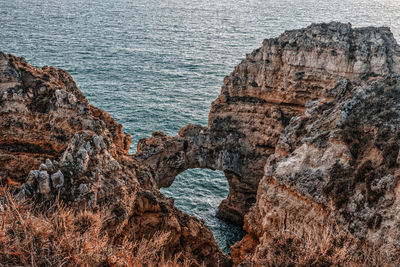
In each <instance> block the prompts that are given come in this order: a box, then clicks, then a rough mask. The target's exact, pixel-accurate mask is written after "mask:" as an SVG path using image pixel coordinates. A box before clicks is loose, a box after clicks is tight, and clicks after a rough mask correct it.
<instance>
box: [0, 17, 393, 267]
mask: <svg viewBox="0 0 400 267" xmlns="http://www.w3.org/2000/svg"><path fill="white" fill-rule="evenodd" d="M399 74H400V47H399V46H398V45H397V43H396V41H395V39H394V38H393V35H392V33H391V32H390V30H389V29H388V28H374V27H367V28H352V27H351V25H350V24H342V23H336V22H332V23H329V24H313V25H311V26H309V27H307V28H304V29H300V30H293V31H287V32H285V33H283V34H282V35H281V36H279V37H278V38H272V39H267V40H265V41H264V42H263V44H262V47H261V48H259V49H256V50H254V51H253V52H252V53H251V54H249V55H247V56H246V59H245V60H243V61H242V62H241V63H240V64H239V65H238V66H237V67H235V69H234V71H233V72H232V73H231V74H230V75H229V76H227V77H226V78H225V79H224V84H223V86H222V90H221V94H220V95H219V97H218V98H217V99H216V100H215V101H214V102H213V103H212V106H211V111H210V114H209V121H208V126H207V127H202V126H199V125H188V126H185V127H183V128H182V129H181V130H180V132H179V134H178V135H177V136H174V137H169V136H167V135H166V134H164V133H163V132H154V133H153V135H152V137H150V138H144V139H141V140H139V142H138V149H137V151H138V152H137V153H136V154H135V155H129V154H128V148H129V145H130V136H129V135H125V134H124V133H123V131H122V128H121V125H119V124H118V123H116V122H115V121H114V120H113V119H112V118H111V117H110V116H109V115H108V114H107V113H106V112H104V111H101V110H99V109H97V108H95V107H92V106H90V105H89V104H88V102H87V101H86V99H85V98H84V96H83V95H82V93H81V92H80V91H79V90H78V89H77V88H76V85H75V84H74V82H73V81H72V79H71V77H70V76H69V75H68V74H67V73H66V72H65V71H63V70H59V69H55V68H52V67H43V68H41V69H39V68H36V67H32V66H30V65H29V64H27V63H26V62H25V61H24V60H23V59H22V58H16V57H13V56H11V55H4V54H0V92H1V94H0V113H1V115H2V116H1V121H0V123H1V132H0V158H1V161H0V176H1V177H2V178H3V183H5V182H6V181H7V178H12V180H15V181H17V182H21V183H23V185H22V186H21V188H19V189H18V190H17V191H16V192H17V193H16V194H17V198H18V199H22V200H23V199H32V200H34V201H36V203H45V204H48V205H51V203H53V202H54V201H56V200H62V201H63V202H64V203H67V204H68V205H69V206H70V207H74V208H75V209H77V210H80V209H90V210H93V211H97V210H102V212H105V213H106V215H107V220H105V221H104V222H103V228H104V231H106V232H107V233H108V235H109V236H110V240H111V241H110V242H111V243H118V241H119V240H125V239H126V238H128V239H130V240H139V239H141V238H148V237H149V236H151V235H152V234H154V233H155V232H156V231H157V230H164V231H168V232H170V233H171V238H170V239H169V240H168V242H167V243H166V245H165V253H166V255H167V256H169V257H173V256H174V255H175V256H176V255H179V254H180V253H183V254H184V256H185V257H188V258H191V259H193V260H194V261H195V263H200V264H202V263H204V264H205V265H207V266H214V265H215V264H216V263H217V262H219V263H220V264H221V265H229V264H230V258H229V256H227V255H225V254H223V253H222V252H221V250H220V249H219V248H218V247H217V245H216V243H215V241H214V239H213V236H212V233H211V232H210V230H209V229H207V228H206V227H205V225H204V223H203V222H202V221H200V220H198V219H196V218H194V217H192V216H188V215H185V214H182V213H181V212H180V211H179V210H177V209H176V208H175V207H174V206H173V200H172V199H167V198H165V197H164V196H163V195H162V194H161V193H160V192H159V191H158V188H159V187H168V186H170V185H171V184H172V183H173V181H174V178H175V177H176V176H177V175H178V174H179V173H181V172H183V171H185V170H187V169H189V168H210V169H215V170H223V171H224V172H225V176H226V178H227V180H228V183H229V196H228V198H227V199H226V200H224V201H223V202H222V203H221V205H220V207H219V211H218V216H220V217H221V218H223V219H225V220H228V221H231V222H234V223H236V224H244V229H245V230H246V231H247V235H246V236H245V237H244V238H243V240H241V241H240V242H238V243H236V244H235V245H234V246H233V247H232V259H233V262H234V264H235V265H242V266H253V265H257V264H259V265H260V264H261V265H266V266H271V265H285V264H288V265H290V264H292V265H324V264H325V265H329V264H333V265H343V264H370V263H371V262H373V263H374V264H377V263H379V262H382V261H380V260H381V259H384V260H386V263H389V264H393V263H395V262H398V261H399V260H400V259H399V258H398V255H400V254H399V252H400V251H399V249H400V248H399V245H398V243H399V240H400V239H399V236H400V227H399V221H400V220H399V207H400V205H399V186H398V184H399V177H400V168H399V167H400V156H399V150H400V144H399V138H400V126H399V122H400V121H399V115H400V114H399V113H400V93H399V92H400V76H398V75H399ZM22 162H23V164H21V163H22ZM0 204H1V203H0ZM44 206H46V205H44ZM246 214H247V215H246ZM374 249H375V250H374ZM371 255H373V256H374V257H372V258H373V259H371ZM382 255H383V256H382Z"/></svg>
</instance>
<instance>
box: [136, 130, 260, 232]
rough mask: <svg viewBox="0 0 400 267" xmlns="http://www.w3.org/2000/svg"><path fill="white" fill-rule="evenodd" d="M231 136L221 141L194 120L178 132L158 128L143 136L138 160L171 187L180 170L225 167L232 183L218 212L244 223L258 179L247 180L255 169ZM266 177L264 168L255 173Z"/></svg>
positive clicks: (158, 179)
mask: <svg viewBox="0 0 400 267" xmlns="http://www.w3.org/2000/svg"><path fill="white" fill-rule="evenodd" d="M236 138H237V136H234V134H233V133H231V135H230V136H228V138H227V139H226V140H225V142H221V140H220V139H218V138H216V136H215V134H213V133H212V132H211V131H209V129H208V128H206V127H202V126H200V125H193V124H190V125H188V126H185V127H183V128H182V129H181V130H180V131H179V134H178V135H177V136H174V137H169V136H167V135H166V134H165V133H163V132H154V133H153V135H152V137H151V138H148V139H146V138H144V139H141V140H139V142H138V149H137V151H138V152H137V153H136V154H135V155H134V156H133V157H134V158H135V159H136V160H139V161H141V162H143V163H144V164H145V165H147V166H149V167H150V169H151V172H152V174H153V178H154V180H155V181H156V183H157V185H158V187H160V188H161V187H169V186H170V185H171V184H172V183H173V181H174V179H175V177H176V176H177V175H179V174H180V173H182V172H184V171H186V170H188V169H193V168H206V169H211V170H220V171H224V173H225V177H226V178H227V180H228V184H229V195H228V197H227V199H226V200H223V201H222V202H221V204H220V206H219V209H218V213H217V216H218V217H220V218H222V219H224V220H226V221H230V222H232V223H235V224H238V225H241V224H242V223H243V216H244V214H245V213H246V212H247V211H248V210H249V208H250V207H251V205H252V204H253V203H254V202H255V196H256V189H257V183H258V182H259V181H258V180H257V179H255V180H250V179H247V180H243V178H242V177H243V176H249V173H250V172H251V173H253V171H254V170H250V169H245V168H243V166H246V162H245V161H247V160H248V159H247V158H246V157H244V155H243V151H241V149H242V147H240V146H238V145H228V143H229V140H232V141H233V140H234V139H236ZM254 177H262V172H261V173H259V174H254Z"/></svg>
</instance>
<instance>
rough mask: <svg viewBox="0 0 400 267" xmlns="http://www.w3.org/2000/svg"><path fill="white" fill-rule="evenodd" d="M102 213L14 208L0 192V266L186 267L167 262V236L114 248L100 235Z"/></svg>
mask: <svg viewBox="0 0 400 267" xmlns="http://www.w3.org/2000/svg"><path fill="white" fill-rule="evenodd" d="M104 214H105V213H103V212H101V211H99V212H92V211H80V212H74V211H73V210H71V209H69V208H67V207H65V206H64V205H62V204H60V203H58V204H54V205H53V206H52V207H50V209H46V210H45V211H43V209H40V207H35V206H34V205H33V204H32V203H22V204H21V203H18V202H17V201H15V199H14V197H13V196H12V195H11V194H10V193H9V191H7V190H6V189H4V188H1V189H0V250H1V252H0V265H1V266H16V265H17V266H99V265H100V266H190V265H191V264H192V262H191V261H189V260H187V259H185V258H184V257H182V256H180V255H179V254H178V255H175V257H174V258H172V259H167V258H166V257H165V255H164V244H166V242H167V241H168V239H169V235H170V234H169V233H166V232H158V233H156V234H155V235H153V236H152V237H151V238H150V239H143V240H134V241H129V240H122V241H121V242H118V244H113V243H114V242H112V240H111V238H109V237H108V235H107V233H106V231H104V230H102V225H103V222H104V221H105V215H104Z"/></svg>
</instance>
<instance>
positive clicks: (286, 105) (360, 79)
mask: <svg viewBox="0 0 400 267" xmlns="http://www.w3.org/2000/svg"><path fill="white" fill-rule="evenodd" d="M399 62H400V53H399V48H398V46H397V44H396V41H395V40H394V38H393V35H392V33H391V32H390V30H389V29H388V28H372V27H370V28H359V29H358V28H356V29H353V28H352V27H351V25H350V24H342V23H335V22H333V23H329V24H317V25H312V26H310V27H307V28H305V29H300V30H293V31H287V32H285V33H283V34H282V35H281V36H280V37H278V38H272V39H267V40H265V41H264V42H263V45H262V47H261V48H259V49H256V50H254V51H253V52H252V53H251V54H249V55H247V56H246V59H245V60H243V61H242V62H241V63H240V64H239V65H238V66H237V67H235V70H234V71H233V72H232V73H231V74H230V75H229V76H228V77H226V78H225V79H224V85H223V86H222V90H221V94H220V95H219V97H218V98H217V99H216V100H215V101H214V102H213V103H212V106H211V111H210V114H209V121H208V127H207V128H201V127H200V126H188V127H184V128H183V129H182V130H181V132H180V133H179V135H178V136H177V137H172V138H170V137H166V136H165V135H164V134H162V133H156V134H155V135H154V136H153V137H152V138H151V139H149V140H142V141H141V142H140V143H139V145H138V151H139V152H140V153H139V154H140V157H141V158H146V161H147V162H149V166H150V168H151V169H152V171H153V172H154V173H155V176H156V177H158V178H157V180H158V184H159V186H161V187H163V186H169V185H170V184H171V183H172V181H173V179H174V177H175V176H176V175H177V174H178V173H180V172H182V171H184V170H186V169H188V168H211V169H217V170H223V171H224V172H225V175H226V177H227V179H228V182H229V189H230V190H229V196H228V198H227V199H226V200H224V201H223V202H222V203H221V205H220V207H219V212H218V214H219V216H220V217H222V218H225V219H227V220H230V221H233V222H235V223H238V224H241V223H242V222H243V216H244V215H245V214H246V213H247V211H248V210H249V208H250V207H251V205H252V204H253V203H254V202H255V199H256V193H257V187H258V184H259V181H260V179H261V177H263V173H264V171H263V170H264V165H265V163H266V162H267V159H268V157H269V156H270V155H271V154H274V153H275V146H276V143H277V142H278V140H279V138H280V135H281V133H282V131H284V129H285V127H287V126H288V124H289V122H290V120H291V118H293V117H296V116H299V115H302V114H304V112H305V111H306V103H307V102H308V101H310V100H312V99H315V98H321V97H325V98H328V99H333V96H332V95H331V93H330V90H331V89H332V88H333V87H335V85H336V84H337V83H338V82H339V81H341V80H343V79H346V81H348V82H347V84H346V85H343V86H345V87H352V86H356V85H361V84H368V83H370V82H371V81H373V80H376V79H379V78H380V77H383V76H385V75H389V74H391V73H398V72H400V63H399ZM337 90H341V87H340V88H338V89H337Z"/></svg>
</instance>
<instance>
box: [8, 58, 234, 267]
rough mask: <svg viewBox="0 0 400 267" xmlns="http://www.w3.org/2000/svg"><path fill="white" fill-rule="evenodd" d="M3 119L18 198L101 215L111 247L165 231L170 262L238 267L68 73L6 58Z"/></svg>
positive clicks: (116, 124) (165, 250)
mask: <svg viewBox="0 0 400 267" xmlns="http://www.w3.org/2000/svg"><path fill="white" fill-rule="evenodd" d="M0 114H1V121H0V123H1V128H0V129H1V132H0V138H1V139H0V158H1V160H0V170H1V173H0V176H1V178H2V183H3V185H5V184H7V183H10V181H12V183H13V184H16V183H17V182H21V183H23V184H22V186H21V187H20V188H19V189H18V194H17V199H20V200H23V199H33V200H34V201H35V202H36V203H38V204H39V205H38V206H40V207H42V208H44V209H45V208H46V207H50V206H51V204H52V203H54V201H62V202H63V203H65V204H66V205H68V207H72V208H73V209H74V210H75V211H76V212H79V211H82V210H88V209H89V210H91V211H93V212H100V213H101V214H103V215H104V217H105V220H104V221H103V222H102V226H101V229H103V231H104V234H107V236H108V237H109V244H110V246H113V244H114V245H115V246H119V245H120V244H119V243H118V242H119V241H118V240H128V241H129V242H139V241H140V240H142V239H143V238H144V239H146V238H151V237H152V236H153V235H156V234H157V233H159V232H162V233H168V239H167V240H166V241H165V242H164V243H163V247H162V253H164V254H163V255H164V257H166V258H167V259H169V258H171V259H174V258H176V257H177V256H179V257H180V256H182V257H183V258H186V259H190V260H192V261H193V264H195V265H197V264H205V265H206V266H214V265H215V263H219V265H220V266H226V265H229V264H230V258H229V256H227V255H225V254H224V253H223V252H222V251H221V249H220V248H219V247H218V245H217V244H216V242H215V240H214V237H213V235H212V232H211V231H210V230H209V229H208V228H207V227H206V226H205V225H204V222H203V221H201V220H199V219H197V218H195V217H193V216H189V215H186V214H183V213H182V212H181V211H179V210H178V209H177V208H175V207H174V205H173V199H167V198H165V197H164V196H163V195H162V194H161V193H160V192H159V190H158V189H157V187H156V184H155V182H154V179H153V176H152V173H151V171H150V170H149V169H148V167H147V166H145V165H143V164H141V163H140V162H138V161H136V160H135V159H133V158H132V157H131V156H130V155H129V154H128V149H129V146H130V142H131V139H130V136H129V135H125V134H124V133H123V131H122V126H121V125H120V124H118V123H117V122H115V120H114V119H113V118H111V116H110V115H109V114H108V113H106V112H104V111H102V110H100V109H98V108H95V107H93V106H91V105H89V104H88V102H87V100H86V99H85V97H84V96H83V94H82V93H81V92H80V91H79V90H78V89H77V87H76V85H75V83H74V82H73V80H72V78H71V77H70V76H69V74H68V73H67V72H66V71H64V70H60V69H56V68H53V67H43V68H37V67H34V66H31V65H29V64H28V63H27V62H26V61H25V60H24V59H23V58H17V57H14V56H12V55H5V54H3V53H0ZM0 201H1V202H4V200H3V199H2V198H1V199H0ZM103 215H102V216H103ZM132 253H133V252H132ZM99 264H100V263H99Z"/></svg>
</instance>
